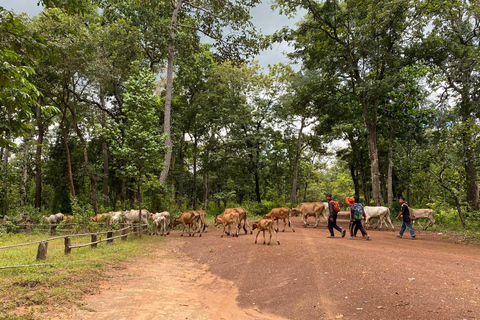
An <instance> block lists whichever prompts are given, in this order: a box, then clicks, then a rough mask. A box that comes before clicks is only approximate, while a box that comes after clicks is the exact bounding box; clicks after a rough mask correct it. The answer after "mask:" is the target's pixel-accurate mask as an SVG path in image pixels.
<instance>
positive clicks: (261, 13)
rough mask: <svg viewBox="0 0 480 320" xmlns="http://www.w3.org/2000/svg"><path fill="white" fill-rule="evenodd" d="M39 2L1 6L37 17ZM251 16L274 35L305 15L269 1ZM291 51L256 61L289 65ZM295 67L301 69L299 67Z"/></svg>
mask: <svg viewBox="0 0 480 320" xmlns="http://www.w3.org/2000/svg"><path fill="white" fill-rule="evenodd" d="M37 2H38V0H0V5H1V6H3V7H4V8H5V9H8V10H13V11H15V12H17V13H21V12H25V13H27V14H29V15H31V16H35V15H37V14H39V13H40V11H41V10H42V7H40V6H37ZM251 14H252V17H253V20H252V21H253V23H254V25H255V26H256V27H257V29H258V30H259V31H260V32H261V33H262V34H265V35H267V34H272V33H274V32H275V31H277V30H279V29H281V28H282V27H283V26H289V27H293V26H294V25H295V23H297V22H298V21H300V19H301V17H302V16H303V13H301V14H299V15H298V16H296V17H294V18H292V19H288V18H287V17H286V16H283V15H280V14H279V13H278V11H273V10H272V9H271V2H270V1H269V0H264V1H263V2H262V3H261V4H260V5H258V6H257V7H255V8H254V9H253V10H252V12H251ZM291 51H292V48H291V47H290V46H289V45H288V44H287V43H277V44H274V45H273V47H272V48H271V49H269V50H264V51H262V52H261V53H260V54H259V55H258V56H256V57H255V59H256V60H258V61H259V63H260V65H261V66H262V67H263V68H265V69H267V67H268V65H269V64H276V63H288V62H289V60H288V58H287V57H286V56H285V54H284V53H286V52H291ZM293 67H294V68H295V69H299V66H293Z"/></svg>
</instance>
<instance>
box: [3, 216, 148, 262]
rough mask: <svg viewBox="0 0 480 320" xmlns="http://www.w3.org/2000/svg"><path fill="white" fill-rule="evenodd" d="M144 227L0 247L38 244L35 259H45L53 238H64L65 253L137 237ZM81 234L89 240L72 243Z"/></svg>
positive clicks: (66, 236) (9, 246)
mask: <svg viewBox="0 0 480 320" xmlns="http://www.w3.org/2000/svg"><path fill="white" fill-rule="evenodd" d="M145 227H147V230H148V224H140V223H138V224H135V225H130V226H128V227H125V228H122V229H118V230H109V231H103V232H90V233H82V234H71V235H64V236H58V237H53V238H48V239H45V240H39V241H32V242H27V243H19V244H12V245H8V246H3V247H0V249H9V248H15V247H21V246H27V245H32V244H38V249H37V256H36V259H37V261H39V260H45V259H46V258H47V251H48V243H49V242H50V241H53V240H58V239H64V244H65V251H64V253H65V254H70V253H71V252H72V249H75V248H82V247H87V246H91V247H92V248H95V247H96V246H97V244H99V243H102V242H107V243H109V244H113V240H114V239H118V238H122V240H127V237H128V236H129V235H133V234H138V235H139V237H141V236H142V233H143V232H144V230H145ZM129 229H132V230H133V231H132V232H127V230H129ZM118 232H121V235H118V236H114V234H115V233H118ZM102 234H106V235H107V237H106V238H105V239H100V240H97V239H98V235H102ZM82 236H91V241H90V242H88V243H83V244H78V245H72V238H76V237H82ZM44 265H51V264H49V263H42V264H32V265H18V266H3V267H0V270H3V269H12V268H26V267H34V266H44Z"/></svg>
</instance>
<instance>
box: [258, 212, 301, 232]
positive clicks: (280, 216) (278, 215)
mask: <svg viewBox="0 0 480 320" xmlns="http://www.w3.org/2000/svg"><path fill="white" fill-rule="evenodd" d="M263 218H264V219H272V220H274V221H275V220H277V229H276V230H275V231H276V232H278V230H279V228H278V222H279V220H283V230H282V232H285V227H286V226H287V221H288V226H289V227H291V228H292V231H293V232H295V229H294V228H293V225H292V222H291V221H290V209H288V208H285V207H281V208H273V209H272V210H270V212H269V213H267V214H265V215H264V216H263Z"/></svg>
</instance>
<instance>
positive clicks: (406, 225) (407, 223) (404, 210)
mask: <svg viewBox="0 0 480 320" xmlns="http://www.w3.org/2000/svg"><path fill="white" fill-rule="evenodd" d="M398 202H400V204H401V205H402V212H400V213H399V214H398V216H397V220H398V219H399V218H400V217H401V216H403V222H402V227H401V228H400V233H399V234H397V237H398V238H401V237H403V233H404V232H405V229H406V228H408V230H409V231H410V235H411V236H412V240H414V239H415V230H413V227H412V225H411V224H410V222H411V221H412V220H411V219H410V209H409V208H408V205H407V204H406V203H405V198H404V197H400V198H398Z"/></svg>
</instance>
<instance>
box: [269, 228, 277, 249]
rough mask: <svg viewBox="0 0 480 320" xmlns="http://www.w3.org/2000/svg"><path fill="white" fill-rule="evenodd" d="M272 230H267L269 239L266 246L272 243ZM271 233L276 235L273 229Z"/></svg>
mask: <svg viewBox="0 0 480 320" xmlns="http://www.w3.org/2000/svg"><path fill="white" fill-rule="evenodd" d="M272 226H273V225H272ZM272 229H273V228H268V233H269V234H270V238H269V239H268V245H270V243H271V242H272ZM273 232H275V233H276V231H275V229H273Z"/></svg>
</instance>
